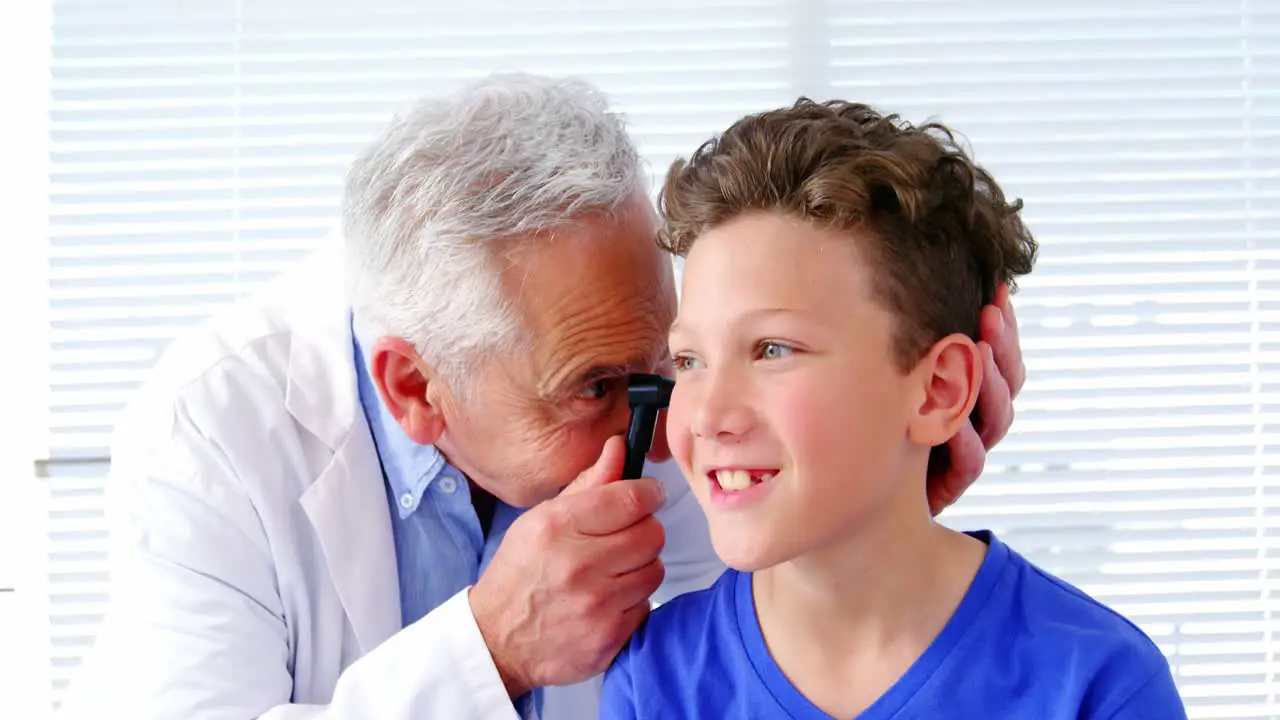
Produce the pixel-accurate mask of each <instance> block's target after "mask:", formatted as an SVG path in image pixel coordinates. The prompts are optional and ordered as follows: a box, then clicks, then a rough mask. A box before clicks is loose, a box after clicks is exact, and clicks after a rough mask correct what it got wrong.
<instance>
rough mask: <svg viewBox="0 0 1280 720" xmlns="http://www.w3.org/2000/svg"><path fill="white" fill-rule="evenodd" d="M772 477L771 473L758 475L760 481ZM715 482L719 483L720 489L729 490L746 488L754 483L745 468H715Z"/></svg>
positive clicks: (765, 480)
mask: <svg viewBox="0 0 1280 720" xmlns="http://www.w3.org/2000/svg"><path fill="white" fill-rule="evenodd" d="M772 479H773V473H764V474H762V475H761V476H760V482H767V481H769V480H772ZM716 482H717V483H719V484H720V489H722V490H728V491H730V492H736V491H738V490H746V489H747V488H749V487H751V486H752V485H754V484H755V483H754V482H752V480H751V473H749V472H747V471H746V470H717V471H716Z"/></svg>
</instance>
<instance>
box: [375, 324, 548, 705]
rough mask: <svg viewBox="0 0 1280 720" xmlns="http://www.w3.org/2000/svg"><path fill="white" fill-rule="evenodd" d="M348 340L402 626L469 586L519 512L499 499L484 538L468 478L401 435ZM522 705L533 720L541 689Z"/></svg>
mask: <svg viewBox="0 0 1280 720" xmlns="http://www.w3.org/2000/svg"><path fill="white" fill-rule="evenodd" d="M352 339H353V344H354V352H355V366H356V380H357V383H358V385H357V388H358V391H359V394H360V405H361V407H363V408H364V415H365V419H366V420H367V421H368V423H369V429H370V431H371V432H372V434H373V441H374V444H375V446H376V447H377V451H378V459H379V461H380V462H381V464H382V476H383V479H384V481H385V483H386V488H387V503H388V505H389V508H390V512H391V531H392V533H393V535H394V537H395V548H396V568H397V571H398V573H399V578H400V622H401V627H407V626H409V625H411V624H413V623H415V622H417V621H418V620H419V619H421V618H422V617H423V616H425V615H426V614H427V613H429V612H431V611H432V610H434V609H435V608H437V607H439V606H440V605H441V604H442V603H444V601H446V600H448V599H449V598H451V597H453V596H454V595H456V594H458V592H459V591H461V590H462V589H464V588H466V587H467V586H469V585H473V584H475V582H476V580H477V579H479V577H480V574H481V573H483V572H484V570H485V568H486V567H488V565H489V561H490V560H492V559H493V554H494V552H496V551H497V549H498V545H499V544H500V543H501V542H502V538H503V536H504V535H505V534H506V532H507V528H509V527H510V526H511V523H512V522H513V521H514V520H515V519H516V518H517V517H518V516H519V515H520V513H521V512H522V511H521V510H519V509H516V508H513V507H511V506H509V505H506V504H505V503H503V502H501V501H497V502H496V504H495V508H494V514H493V522H492V523H491V525H490V529H489V534H488V537H486V536H485V534H484V532H483V531H482V529H481V527H480V518H479V517H478V516H477V515H476V510H475V507H474V506H473V505H472V503H471V488H470V486H469V485H468V483H467V479H466V476H464V475H463V474H462V473H461V472H460V471H459V470H458V469H457V468H455V467H453V466H452V465H450V464H449V463H448V462H447V461H446V460H445V458H444V456H443V455H441V454H440V451H439V450H437V449H436V448H435V447H434V446H432V445H419V444H418V443H416V442H414V441H413V440H411V439H410V438H409V437H408V436H407V435H405V434H404V431H403V430H402V429H401V428H400V425H399V424H398V423H397V422H396V421H395V418H394V417H392V416H391V413H390V412H388V411H387V409H386V407H384V406H383V404H382V401H381V399H380V398H379V397H378V391H377V388H375V387H374V384H373V379H372V378H371V377H370V375H369V371H368V367H369V363H368V357H367V355H366V354H365V352H364V350H363V348H362V347H361V344H360V340H359V338H357V337H356V333H355V330H354V327H353V329H352ZM520 700H521V701H520V702H518V703H517V704H516V709H517V710H518V711H519V712H520V715H521V716H522V717H525V718H533V717H537V714H538V713H537V710H536V708H537V707H539V706H540V705H541V692H540V691H535V692H533V693H531V694H529V695H526V696H524V697H522V698H521V699H520Z"/></svg>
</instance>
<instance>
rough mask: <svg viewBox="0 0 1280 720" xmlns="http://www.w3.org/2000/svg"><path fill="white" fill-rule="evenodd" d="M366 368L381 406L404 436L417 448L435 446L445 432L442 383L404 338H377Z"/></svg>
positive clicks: (443, 385) (443, 386) (443, 388)
mask: <svg viewBox="0 0 1280 720" xmlns="http://www.w3.org/2000/svg"><path fill="white" fill-rule="evenodd" d="M369 365H370V367H369V374H370V375H371V377H372V379H373V383H374V385H376V386H377V388H378V396H379V397H380V398H381V400H382V404H383V405H384V406H386V408H387V410H388V411H389V412H390V413H391V416H392V417H394V418H395V419H396V422H397V423H398V424H399V425H400V428H401V429H402V430H404V434H405V435H408V436H409V438H410V439H411V440H413V441H414V442H416V443H418V444H420V445H434V444H435V443H436V441H437V440H439V439H440V436H441V435H443V434H444V430H445V416H444V412H443V408H442V407H441V406H442V400H443V399H444V398H443V395H444V394H446V393H447V392H448V390H447V387H446V385H445V383H444V382H443V380H442V379H441V378H439V377H438V375H437V373H436V372H435V371H434V370H433V369H432V368H431V366H429V365H428V364H427V363H426V361H425V360H423V359H422V356H420V355H418V351H417V350H415V349H414V347H413V346H412V345H410V344H409V343H408V342H406V341H405V340H404V339H403V338H398V337H391V336H384V337H381V338H378V340H377V342H375V343H374V344H373V352H372V353H370V356H369Z"/></svg>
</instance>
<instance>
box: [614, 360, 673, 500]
mask: <svg viewBox="0 0 1280 720" xmlns="http://www.w3.org/2000/svg"><path fill="white" fill-rule="evenodd" d="M673 387H675V381H673V380H670V379H668V378H664V377H662V376H661V375H649V374H642V373H637V374H635V375H632V376H631V377H630V378H629V379H628V381H627V403H628V404H629V405H630V406H631V425H630V426H629V427H628V428H627V462H626V465H624V466H623V470H622V478H623V479H624V480H635V479H636V478H639V477H640V474H641V473H642V472H644V458H645V456H646V455H648V454H649V450H650V449H651V448H652V447H653V431H654V426H655V425H657V422H658V411H660V410H663V409H665V408H666V407H667V403H668V402H669V401H670V400H671V389H672V388H673Z"/></svg>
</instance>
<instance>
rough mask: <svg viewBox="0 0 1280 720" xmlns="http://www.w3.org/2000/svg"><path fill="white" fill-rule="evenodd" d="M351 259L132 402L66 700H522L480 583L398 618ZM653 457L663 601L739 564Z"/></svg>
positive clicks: (214, 708)
mask: <svg viewBox="0 0 1280 720" xmlns="http://www.w3.org/2000/svg"><path fill="white" fill-rule="evenodd" d="M339 257H340V256H339V254H338V253H336V252H334V251H333V250H332V249H326V250H323V251H321V252H319V253H317V255H316V256H315V257H314V258H312V259H309V260H308V261H306V262H304V263H303V264H301V265H300V267H299V268H297V269H296V270H294V271H291V272H290V273H288V274H286V276H284V277H282V278H281V280H279V281H277V282H276V283H274V284H273V285H272V287H271V288H269V290H268V291H267V292H265V293H263V294H261V295H260V296H258V297H257V298H256V299H254V300H252V301H250V302H247V303H245V304H243V305H242V306H240V307H238V308H237V309H235V310H234V311H233V312H231V313H229V314H226V315H223V316H221V317H219V318H217V319H215V320H214V321H212V322H210V323H208V324H207V325H205V326H204V327H202V328H200V329H199V330H198V331H197V332H196V333H194V334H193V335H191V336H189V337H186V338H184V339H183V340H181V341H178V342H175V343H174V344H173V345H172V346H171V349H170V350H169V351H168V352H167V353H166V354H165V357H164V358H163V359H162V360H161V362H160V363H159V364H158V366H157V369H156V371H155V373H154V376H153V378H152V379H151V380H150V382H149V383H148V384H147V386H146V387H145V388H144V389H143V390H142V391H141V393H140V395H139V397H138V399H137V401H136V402H135V403H134V404H133V405H132V406H131V408H130V409H129V410H128V411H127V413H126V415H125V417H124V418H123V419H122V421H121V423H120V426H119V428H118V435H117V441H116V448H115V451H114V453H113V467H112V474H111V477H110V480H109V486H108V498H109V502H108V507H109V512H110V517H111V522H112V530H113V543H112V604H111V607H110V611H109V612H108V614H107V619H106V621H105V628H104V631H103V633H102V634H101V635H100V637H99V640H98V643H97V645H96V647H95V648H94V651H93V652H92V654H91V655H90V659H89V660H88V661H87V663H86V666H85V668H84V669H83V670H82V672H81V673H80V675H79V677H78V678H77V679H76V680H74V681H73V683H72V685H71V688H70V694H69V697H68V699H67V701H66V702H65V703H64V705H63V708H62V710H63V712H62V714H61V716H60V717H64V718H73V717H74V718H86V719H87V718H95V719H96V718H100V717H121V718H131V719H132V720H143V719H149V718H175V719H178V718H180V719H181V720H197V719H203V718H237V719H238V718H259V717H261V718H269V719H271V720H284V719H286V718H344V719H345V718H376V719H386V720H393V719H396V718H415V719H416V720H472V719H476V720H479V719H482V718H483V719H485V720H487V719H489V718H494V719H501V720H508V719H512V718H516V714H515V712H514V710H513V708H512V707H511V704H510V702H509V700H508V699H507V697H506V692H505V691H504V689H503V686H502V683H501V681H500V680H499V678H498V675H497V671H496V669H495V668H494V665H493V662H492V660H491V659H490V657H489V654H488V651H487V649H486V648H485V645H484V643H483V641H482V639H481V636H480V633H479V631H478V629H477V627H476V623H475V619H474V616H473V615H472V614H471V608H470V606H469V604H468V602H467V597H466V592H465V591H464V592H461V593H459V594H458V595H457V596H455V597H454V598H452V599H451V600H449V601H448V602H446V603H445V604H443V605H442V606H440V607H439V608H437V609H436V610H434V611H433V612H431V613H430V614H428V615H427V616H426V617H425V618H423V619H422V620H420V621H419V622H417V623H415V624H413V625H411V626H410V627H408V628H406V629H404V630H403V631H400V628H399V624H400V596H399V586H398V579H397V574H396V559H395V547H394V543H393V540H392V534H391V525H390V519H389V517H388V513H389V510H388V507H387V501H386V498H385V495H384V493H385V488H384V484H383V479H382V475H381V470H380V467H379V464H378V457H377V455H376V454H375V450H374V445H373V442H372V439H371V436H370V434H369V429H368V425H367V424H366V422H365V420H364V416H363V414H362V413H361V411H360V409H359V408H360V406H359V403H358V400H357V396H356V379H355V371H354V365H353V357H352V344H351V334H350V328H349V324H348V322H347V308H346V306H345V303H344V300H343V292H342V288H343V282H342V277H341V272H342V271H341V265H340V261H339V259H338V258H339ZM648 473H649V474H651V475H659V476H661V477H662V479H663V480H664V482H665V483H666V486H667V495H668V498H669V499H668V503H667V505H666V507H665V508H664V509H663V510H662V511H661V519H662V521H663V523H664V526H665V528H666V531H667V544H666V550H665V552H664V554H663V560H664V562H665V565H666V568H667V580H666V582H665V584H664V586H663V588H662V590H661V591H660V593H659V595H658V597H656V598H655V599H656V600H659V601H662V600H665V599H667V598H669V597H672V596H674V595H675V594H679V593H681V592H685V591H688V590H692V589H697V588H701V587H705V586H707V585H709V584H710V583H711V582H712V581H713V580H714V579H715V577H716V576H717V575H718V574H719V573H720V572H721V571H722V570H723V566H722V565H721V564H720V563H719V561H718V560H717V559H716V558H715V555H714V553H713V551H712V548H711V545H710V541H709V538H708V535H707V529H706V524H705V519H704V518H703V516H702V513H701V512H700V510H699V508H698V506H697V503H696V501H695V500H694V498H693V497H692V495H691V494H690V493H689V491H688V487H687V485H686V484H685V482H684V481H683V479H682V478H681V477H680V474H679V471H678V469H677V468H675V467H674V465H672V464H670V463H667V464H666V465H665V466H656V467H655V466H653V465H650V466H649V468H648ZM424 571H425V572H430V569H429V568H427V569H424ZM520 591H521V590H520V588H511V592H512V594H513V595H515V594H519V593H520ZM599 685H600V678H599V677H597V678H595V679H593V680H589V681H587V682H585V683H582V684H579V685H575V686H570V687H566V688H549V689H548V690H547V693H546V696H545V697H546V704H545V706H544V714H543V717H544V718H549V719H552V720H559V719H561V718H565V719H573V720H577V719H579V718H580V719H582V720H587V719H588V718H595V717H596V707H597V699H598V693H599Z"/></svg>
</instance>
